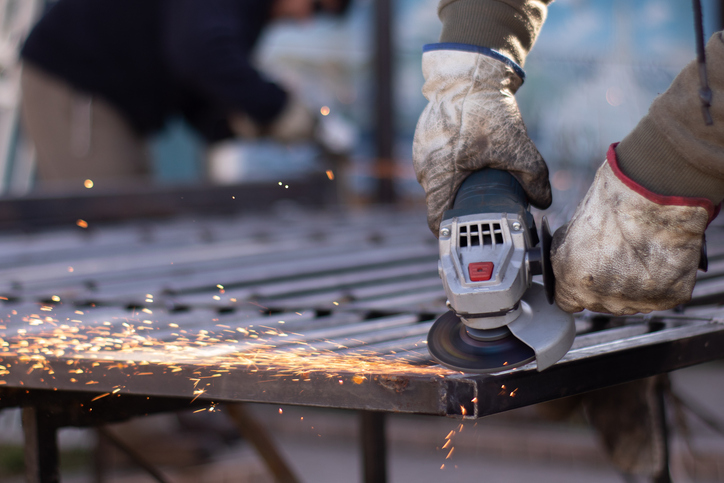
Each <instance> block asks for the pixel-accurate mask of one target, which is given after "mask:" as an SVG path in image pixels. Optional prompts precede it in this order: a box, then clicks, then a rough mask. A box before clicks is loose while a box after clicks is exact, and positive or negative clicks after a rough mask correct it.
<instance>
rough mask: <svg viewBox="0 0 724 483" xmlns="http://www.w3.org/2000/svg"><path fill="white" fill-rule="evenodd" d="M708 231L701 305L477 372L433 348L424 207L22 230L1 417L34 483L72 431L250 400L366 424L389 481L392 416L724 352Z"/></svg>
mask: <svg viewBox="0 0 724 483" xmlns="http://www.w3.org/2000/svg"><path fill="white" fill-rule="evenodd" d="M1 212H2V207H1V206H0V213H1ZM81 221H83V223H81ZM707 237H708V248H709V264H710V270H709V272H708V273H707V274H701V278H700V280H699V282H698V284H697V287H696V289H695V292H694V297H693V299H692V302H691V303H690V304H689V305H687V306H685V307H679V308H678V309H677V310H674V311H669V312H662V313H654V314H649V315H645V316H630V317H608V316H601V315H597V314H591V313H583V314H579V315H578V316H577V318H576V328H577V334H578V335H577V337H576V340H575V343H574V346H573V348H572V349H571V350H570V351H569V353H568V354H567V355H566V356H565V357H564V358H563V359H562V360H561V361H560V362H559V363H557V364H556V365H554V366H553V367H551V368H549V369H547V370H546V371H543V372H540V373H539V372H537V371H536V366H535V363H534V362H533V363H530V364H528V365H526V366H523V367H520V368H517V369H512V370H509V371H504V372H500V373H498V374H492V375H474V374H462V373H460V372H456V371H452V370H448V369H445V368H443V367H441V366H439V365H436V364H435V363H434V362H433V361H431V359H430V356H429V354H428V352H427V348H426V335H427V331H428V329H429V327H430V325H431V324H432V322H433V321H434V320H435V319H436V317H437V316H438V315H440V314H441V313H442V312H444V311H445V310H446V309H445V296H444V292H443V290H442V285H441V281H440V279H439V277H438V274H437V257H438V254H437V241H436V239H435V238H434V237H433V236H432V235H431V234H430V232H429V230H428V228H427V225H426V223H425V217H424V213H423V212H422V211H419V210H413V211H405V210H392V209H388V208H385V209H382V208H380V209H373V208H370V209H365V210H357V211H355V210H344V211H335V210H332V209H326V210H319V209H309V208H308V207H303V206H296V205H282V206H281V208H278V209H276V210H274V209H269V210H267V211H265V212H264V213H255V214H227V215H224V216H221V215H217V216H209V215H186V216H177V217H173V218H162V219H152V218H147V219H136V220H134V221H123V222H118V221H117V222H110V223H95V222H88V221H86V220H77V222H76V223H65V224H63V225H60V226H53V227H49V228H44V229H34V230H31V231H28V230H13V229H8V230H6V232H5V233H4V234H3V235H0V305H1V307H2V311H1V312H0V314H1V315H2V320H1V321H0V408H3V407H23V408H24V414H23V418H24V430H25V436H26V461H28V462H29V473H28V481H32V482H43V483H47V482H53V481H58V478H59V477H58V475H57V443H56V442H55V441H56V431H57V429H58V428H60V427H64V426H96V425H100V424H105V423H107V422H112V421H118V420H123V419H126V418H129V417H132V416H137V415H142V414H149V413H154V412H159V411H175V410H178V409H182V408H190V407H192V408H196V407H199V408H202V407H211V406H215V405H217V404H230V403H239V402H255V403H275V404H291V405H302V406H314V407H325V408H343V409H348V410H355V411H360V413H361V414H362V415H363V416H362V436H363V441H364V447H365V456H364V458H365V481H367V482H373V481H374V482H384V481H385V466H384V465H385V458H384V456H385V455H384V452H385V449H384V448H385V446H384V414H385V413H387V412H395V413H412V414H426V415H436V416H448V417H455V418H464V419H475V418H480V417H483V416H486V415H490V414H494V413H498V412H502V411H507V410H510V409H514V408H518V407H522V406H527V405H531V404H536V403H540V402H543V401H549V400H553V399H557V398H561V397H566V396H571V395H574V394H579V393H583V392H586V391H590V390H594V389H598V388H602V387H607V386H611V385H615V384H620V383H624V382H628V381H632V380H635V379H639V378H643V377H647V376H651V375H655V374H660V373H664V372H669V371H673V370H675V369H679V368H683V367H687V366H690V365H694V364H699V363H702V362H706V361H711V360H713V359H717V358H719V357H721V355H722V354H724V324H723V323H722V321H723V320H724V317H723V315H724V310H723V309H721V308H720V307H719V306H718V304H719V303H721V302H722V301H724V230H723V229H722V225H721V224H717V223H715V224H714V225H712V226H711V227H710V229H709V230H708V233H707ZM249 424H253V422H249ZM277 477H278V479H279V480H280V481H284V478H285V477H284V476H283V475H281V476H280V475H277ZM289 478H291V477H289ZM288 481H291V480H288Z"/></svg>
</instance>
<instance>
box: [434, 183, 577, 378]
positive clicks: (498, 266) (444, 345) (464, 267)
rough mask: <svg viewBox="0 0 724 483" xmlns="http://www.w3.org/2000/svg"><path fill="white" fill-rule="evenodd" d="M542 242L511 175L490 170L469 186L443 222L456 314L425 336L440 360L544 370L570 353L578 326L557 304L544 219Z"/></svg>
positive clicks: (443, 261) (445, 268) (470, 366)
mask: <svg viewBox="0 0 724 483" xmlns="http://www.w3.org/2000/svg"><path fill="white" fill-rule="evenodd" d="M542 238H543V243H542V244H541V246H539V247H538V246H537V245H538V244H539V238H538V234H537V231H536V228H535V221H534V219H533V216H532V215H531V213H530V212H529V211H528V202H527V198H526V195H525V192H524V191H523V189H522V187H521V186H520V184H519V183H518V181H517V180H516V179H515V178H514V177H513V176H511V175H510V174H509V173H507V172H505V171H500V170H494V169H486V170H482V171H478V172H475V173H473V174H471V175H470V176H469V177H468V178H467V179H466V180H465V181H464V183H463V184H462V186H461V187H460V189H459V191H458V193H457V195H456V198H455V202H454V204H453V208H452V209H451V210H448V211H446V212H445V213H444V215H443V221H442V223H441V224H440V237H439V249H440V261H439V263H438V271H439V273H440V277H441V278H442V281H443V286H444V288H445V293H446V295H447V297H448V307H449V308H450V309H451V312H448V313H447V314H445V315H443V316H442V317H441V318H440V319H438V321H437V322H436V323H435V324H434V325H433V327H432V328H431V330H430V334H429V336H428V348H429V349H430V352H431V354H432V355H433V357H434V358H435V359H436V360H437V361H438V362H440V363H441V364H443V365H446V366H448V367H452V368H455V369H459V370H463V371H469V372H496V371H500V370H505V369H508V368H511V367H516V366H519V365H522V364H525V363H527V362H530V361H532V360H534V359H535V360H537V363H538V369H539V370H542V369H544V368H546V367H548V366H550V365H551V364H553V363H555V362H556V361H558V360H559V359H560V358H561V357H563V355H565V353H566V352H567V351H568V349H569V348H570V346H571V345H572V343H573V338H574V336H575V325H574V322H573V317H572V316H571V315H570V314H567V313H565V312H563V311H562V310H561V309H560V308H558V306H557V305H555V304H553V290H554V283H555V281H554V279H553V271H552V269H551V267H550V261H549V257H548V256H549V252H550V240H551V236H550V231H549V230H548V225H547V221H546V220H545V218H544V219H543V232H542ZM534 275H543V279H544V284H543V285H541V284H540V283H537V282H534V281H533V276H534Z"/></svg>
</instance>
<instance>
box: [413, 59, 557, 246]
mask: <svg viewBox="0 0 724 483" xmlns="http://www.w3.org/2000/svg"><path fill="white" fill-rule="evenodd" d="M513 65H514V64H513V63H512V62H504V61H503V60H496V59H494V58H491V57H488V56H486V55H483V54H479V53H475V52H465V51H458V50H431V51H427V52H425V53H424V54H423V56H422V71H423V75H424V77H425V85H424V86H423V88H422V93H423V95H424V96H425V98H427V100H428V101H429V103H428V105H427V107H426V108H425V110H424V111H423V113H422V115H421V116H420V119H419V121H418V123H417V128H416V130H415V139H414V143H413V162H414V165H415V172H416V173H417V180H418V181H419V182H420V184H421V185H422V187H423V188H424V189H425V193H426V201H427V222H428V225H429V226H430V229H431V230H432V232H433V233H434V234H435V236H437V235H438V229H439V227H440V221H441V218H442V214H443V212H444V211H445V210H447V209H449V208H450V207H451V206H452V202H453V200H454V198H455V194H456V193H457V191H458V188H459V187H460V185H461V184H462V182H463V181H464V180H465V178H466V177H467V176H468V175H469V174H470V173H472V172H474V171H478V170H480V169H483V168H496V169H502V170H506V171H509V172H510V173H511V174H512V175H513V176H515V178H516V179H517V180H518V181H519V182H520V184H521V185H522V186H523V189H524V190H525V192H526V194H527V195H528V198H529V201H530V203H531V204H532V205H533V206H536V207H538V208H547V207H548V206H549V205H550V204H551V188H550V184H549V182H548V168H547V167H546V164H545V162H544V161H543V158H542V157H541V155H540V153H539V152H538V150H537V149H536V147H535V146H534V145H533V142H532V141H531V140H530V139H529V138H528V135H527V133H526V129H525V125H524V124H523V119H522V118H521V116H520V112H519V111H518V104H517V103H516V101H515V97H513V95H514V94H515V92H516V90H517V89H518V87H520V85H521V83H522V79H521V77H520V76H519V75H518V73H516V70H518V72H520V73H521V75H522V71H520V69H519V68H518V69H514V67H513ZM516 67H517V66H516Z"/></svg>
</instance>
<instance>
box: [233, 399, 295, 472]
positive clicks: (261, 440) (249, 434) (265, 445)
mask: <svg viewBox="0 0 724 483" xmlns="http://www.w3.org/2000/svg"><path fill="white" fill-rule="evenodd" d="M224 408H225V410H226V414H228V415H229V417H230V418H231V419H232V421H234V424H236V428H237V430H238V431H239V433H241V435H242V436H243V437H244V438H245V439H246V440H247V441H249V442H250V443H251V444H253V445H254V447H255V448H256V451H257V452H258V453H259V456H261V457H262V458H263V459H264V461H265V462H266V465H267V468H269V471H271V472H272V474H273V475H274V479H275V480H276V481H277V483H298V482H299V479H298V478H297V477H296V475H295V474H294V472H293V471H292V469H291V468H290V467H289V466H288V465H287V463H286V461H285V460H284V458H283V457H282V456H281V454H280V453H279V451H277V448H276V445H275V444H274V442H273V441H272V439H271V437H270V436H269V434H268V433H267V431H266V430H265V429H264V427H263V426H261V425H260V424H259V423H258V422H257V421H256V420H255V419H254V418H253V417H252V416H251V414H249V411H247V409H246V407H245V406H244V405H243V404H227V405H226V406H224Z"/></svg>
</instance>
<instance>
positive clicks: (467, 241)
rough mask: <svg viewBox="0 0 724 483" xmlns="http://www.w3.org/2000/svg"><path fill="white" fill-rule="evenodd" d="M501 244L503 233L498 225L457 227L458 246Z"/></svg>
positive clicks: (486, 224)
mask: <svg viewBox="0 0 724 483" xmlns="http://www.w3.org/2000/svg"><path fill="white" fill-rule="evenodd" d="M502 244H503V231H502V230H501V228H500V223H468V224H465V225H459V227H458V246H459V247H460V248H465V247H477V246H483V247H486V246H489V247H494V246H496V245H502Z"/></svg>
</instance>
